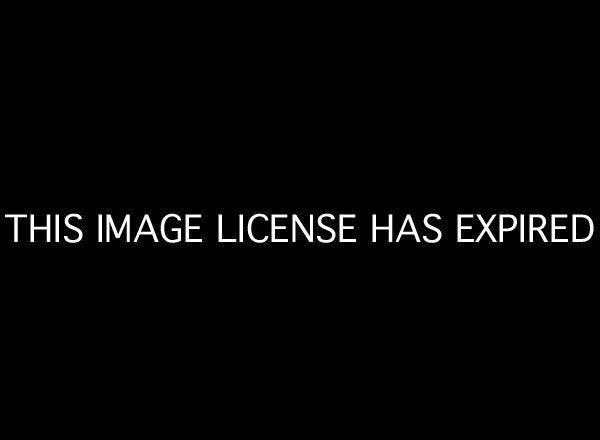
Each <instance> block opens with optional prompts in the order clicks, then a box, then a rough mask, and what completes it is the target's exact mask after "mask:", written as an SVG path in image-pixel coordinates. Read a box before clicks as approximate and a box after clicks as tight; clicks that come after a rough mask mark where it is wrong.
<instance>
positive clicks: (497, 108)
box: [1, 9, 598, 432]
mask: <svg viewBox="0 0 600 440" xmlns="http://www.w3.org/2000/svg"><path fill="white" fill-rule="evenodd" d="M52 12H57V11H52ZM153 12H157V11H153ZM163 12H164V11H163ZM247 12H248V14H247V13H246V12H240V11H239V10H237V9H236V11H233V10H232V11H228V12H227V13H225V14H224V15H223V14H221V15H216V14H215V13H214V12H212V11H211V12H207V11H204V12H195V13H193V14H190V15H188V14H186V13H184V12H183V11H180V12H177V13H175V15H173V16H171V15H170V14H169V15H167V14H166V13H165V15H164V16H163V14H162V12H161V14H159V15H160V18H156V16H155V15H152V17H150V16H147V15H146V13H145V12H144V13H141V12H140V11H137V12H136V13H133V14H127V15H126V14H125V13H124V12H122V13H119V14H114V16H112V15H111V16H110V17H107V18H102V19H100V18H99V17H100V15H97V14H100V12H97V13H96V12H95V13H94V14H92V15H85V19H83V18H82V16H78V18H77V19H75V18H74V19H66V22H65V23H63V22H62V21H57V20H50V19H48V16H46V17H45V16H44V14H43V13H41V14H40V16H36V17H35V19H34V18H33V15H36V14H34V13H33V12H32V11H30V12H28V14H26V15H25V16H23V17H24V19H25V20H24V21H19V23H18V24H16V25H15V26H14V29H10V30H8V31H7V39H6V44H5V52H4V55H3V66H4V67H3V70H4V72H3V73H4V74H5V79H4V80H3V85H4V87H3V96H4V99H3V110H4V111H3V124H2V125H3V133H4V136H3V137H4V142H3V156H4V158H3V160H2V173H1V176H2V177H1V179H2V201H1V202H2V205H1V206H2V213H3V214H4V213H5V212H31V213H42V212H43V213H67V212H79V213H83V214H86V215H87V216H89V215H92V214H94V213H96V212H105V211H107V210H110V211H113V212H124V211H131V212H151V213H153V214H155V215H158V214H160V213H163V212H169V211H175V212H179V213H186V212H190V213H202V214H204V215H205V216H206V217H208V218H210V217H211V216H214V215H215V214H216V213H217V212H222V211H229V212H237V211H239V210H243V211H246V212H252V211H256V212H288V213H292V212H294V213H319V212H325V211H328V212H334V213H335V212H356V213H359V215H361V243H360V244H359V245H348V246H342V245H338V246H331V247H326V248H323V247H321V248H317V247H291V246H285V245H283V246H275V245H273V246H268V247H262V248H252V247H244V248H234V249H232V248H227V249H225V248H218V247H216V246H214V245H210V244H207V245H206V246H199V247H175V248H164V247H158V248H154V247H152V246H138V247H129V248H128V247H126V246H124V247H117V248H115V247H111V248H102V247H98V246H95V245H94V244H93V243H88V244H83V245H81V246H76V247H63V246H54V247H53V246H39V247H35V248H31V247H27V246H23V247H20V246H10V245H9V243H8V242H7V240H4V242H3V245H2V254H3V257H5V258H3V263H2V264H3V270H2V273H3V278H4V282H3V284H4V285H5V286H6V287H5V288H3V289H2V291H3V295H2V301H3V303H4V304H3V307H2V311H3V314H4V315H5V319H3V324H4V327H5V331H4V338H3V339H4V341H5V347H6V348H5V355H6V356H5V358H6V362H5V365H7V366H8V367H9V370H10V373H9V374H8V375H7V376H6V382H7V384H8V385H9V386H10V388H11V389H13V388H14V389H15V393H14V394H11V396H14V397H11V404H10V408H11V412H12V413H13V414H15V415H20V416H23V414H31V410H32V409H34V408H35V409H38V410H40V411H39V412H40V413H41V414H45V415H46V417H47V418H45V419H44V420H47V421H46V422H44V423H49V424H52V425H57V426H63V423H67V424H71V423H73V420H74V419H77V420H78V421H83V422H88V423H86V425H87V426H88V427H89V426H99V427H107V426H109V425H112V422H113V421H123V420H128V421H131V420H133V421H134V425H136V426H138V427H148V426H150V427H152V428H153V429H158V426H157V425H160V426H163V427H165V428H166V429H167V430H168V431H171V430H174V429H176V428H180V427H181V426H183V425H184V424H183V422H184V421H191V422H192V423H193V424H201V426H198V427H200V428H202V427H203V426H204V425H203V423H205V420H207V419H208V420H210V421H212V422H213V423H214V422H216V423H217V424H218V425H219V426H221V427H222V429H225V430H230V429H239V428H242V429H251V428H255V427H256V428H261V429H266V428H269V429H273V428H274V427H275V426H276V425H278V424H279V423H281V422H283V423H282V424H283V426H284V427H285V428H286V429H287V430H286V431H282V432H288V431H290V430H291V431H295V430H298V429H306V430H308V432H314V431H313V430H312V429H313V428H312V427H313V426H315V422H317V423H318V422H323V421H328V422H330V423H329V426H330V428H329V429H331V430H332V431H331V432H337V430H340V429H344V428H350V429H357V430H358V429H359V428H363V429H365V430H366V431H365V432H372V431H373V430H375V429H383V428H384V427H386V426H387V425H388V424H389V423H391V424H392V426H395V427H396V428H399V427H400V428H401V427H403V426H407V427H408V425H404V424H403V423H405V422H401V421H402V420H407V419H408V420H410V421H412V422H413V423H416V424H418V425H420V426H421V427H422V428H423V429H426V430H431V429H440V428H441V429H455V428H460V429H465V428H467V427H469V428H471V429H473V428H474V427H475V425H477V424H478V423H481V422H483V425H484V426H485V427H486V428H487V429H488V430H490V429H491V430H497V429H507V430H509V432H512V431H510V430H511V429H512V428H511V427H512V426H514V423H515V422H522V421H525V420H528V421H532V420H533V421H534V423H532V424H531V426H532V428H533V429H540V427H548V426H551V427H553V428H556V429H557V428H558V426H557V425H559V424H560V425H561V426H563V427H566V428H568V429H573V424H572V423H573V419H572V418H571V416H572V415H573V414H576V415H577V417H578V418H579V420H580V421H581V420H583V419H584V418H585V417H586V414H588V411H589V409H586V408H587V405H586V403H585V402H586V396H589V395H590V394H591V393H592V390H593V389H595V388H594V385H593V381H592V375H591V372H592V371H593V369H594V366H595V365H596V364H595V363H594V362H592V359H593V356H592V355H593V348H594V347H593V341H594V339H595V338H596V336H597V327H598V326H597V322H596V320H595V314H596V310H597V304H596V301H595V299H594V297H593V295H594V293H595V290H597V289H596V287H595V284H594V283H593V281H595V279H594V269H595V266H596V262H597V253H596V247H597V238H595V239H594V242H593V243H590V244H587V245H560V244H559V245H552V246H544V245H541V246H522V245H521V246H518V245H515V244H508V245H506V246H486V245H482V246H460V245H458V244H456V243H455V242H454V241H455V240H454V238H455V236H454V225H453V218H454V216H455V215H456V214H457V213H460V212H477V213H487V214H490V213H512V214H518V213H530V212H531V213H545V214H549V213H585V214H588V215H592V216H593V217H594V218H595V220H596V221H597V212H598V211H597V208H596V207H595V205H596V203H595V200H596V199H595V195H594V193H593V188H594V187H595V186H596V184H595V180H596V179H595V178H594V177H595V174H594V161H593V159H592V154H593V152H592V147H593V146H594V145H596V144H597V135H596V133H595V130H594V128H595V121H596V118H597V108H596V107H595V102H596V101H597V85H596V84H595V82H594V81H593V78H595V77H597V69H596V68H595V66H594V65H593V54H594V52H593V49H594V47H593V46H592V44H591V43H592V40H591V39H589V38H590V36H589V35H588V33H591V32H592V29H591V28H589V27H588V26H587V25H586V24H585V23H584V22H583V21H582V19H581V18H580V17H575V18H569V17H567V16H566V15H565V16H563V17H561V19H560V20H559V21H556V19H553V20H550V19H549V18H543V17H542V16H541V15H540V14H539V13H536V14H532V15H527V17H526V18H524V17H525V13H524V11H521V13H520V14H516V15H514V16H513V15H510V14H509V16H506V15H504V14H500V11H496V12H494V13H487V12H483V11H481V13H480V15H477V13H476V12H475V11H469V14H466V11H445V12H441V11H427V12H425V13H420V14H416V13H414V12H412V11H404V12H397V11H395V12H393V13H392V12H385V11H380V12H376V13H374V14H371V13H369V14H367V13H366V11H353V12H354V14H351V15H347V14H346V13H344V14H338V13H332V14H328V15H327V17H326V18H325V14H324V11H321V13H319V14H308V16H307V15H306V14H303V13H301V11H295V12H293V13H284V12H283V11H281V12H280V13H276V12H275V11H272V10H270V11H269V13H268V14H267V13H266V12H265V11H262V12H261V11H255V10H253V11H247ZM305 12H306V11H305ZM338 12H339V11H338ZM446 12H448V13H449V12H453V13H454V15H446ZM538 12H539V11H538ZM69 13H70V14H73V13H74V12H73V11H70V12H69ZM250 13H253V14H251V15H249V14H250ZM75 14H76V13H75ZM278 14H280V15H278ZM470 14H474V15H470ZM184 16H185V18H184ZM69 17H70V15H69ZM102 17H104V15H102ZM257 17H259V18H260V19H259V18H257ZM517 17H518V18H517ZM63 18H65V16H64V15H63ZM375 212H376V213H380V214H387V213H395V214H405V213H413V214H423V213H428V212H438V213H440V214H441V215H443V217H444V219H445V220H446V221H447V225H448V227H447V228H445V229H444V233H445V238H444V241H443V243H441V244H440V245H438V246H420V247H417V246H413V245H411V244H410V243H407V244H406V245H401V246H394V247H377V248H376V247H374V246H371V245H369V244H368V238H369V234H368V229H367V228H366V225H368V223H364V221H365V220H368V218H369V215H370V214H371V213H375ZM363 229H366V232H365V231H363ZM3 233H5V231H3ZM4 237H6V235H4ZM54 411H56V412H58V413H61V414H63V416H62V417H54V416H52V414H53V412H54ZM36 413H38V412H36ZM40 417H41V416H40ZM173 417H174V418H173ZM40 420H41V419H40ZM92 423H93V424H92ZM578 425H579V423H578ZM48 426H50V425H48ZM133 429H139V428H135V427H134V428H133Z"/></svg>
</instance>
